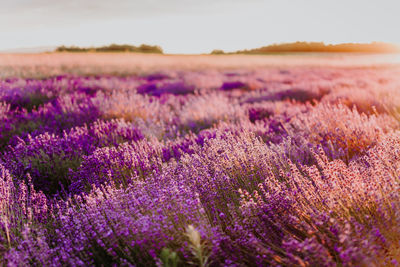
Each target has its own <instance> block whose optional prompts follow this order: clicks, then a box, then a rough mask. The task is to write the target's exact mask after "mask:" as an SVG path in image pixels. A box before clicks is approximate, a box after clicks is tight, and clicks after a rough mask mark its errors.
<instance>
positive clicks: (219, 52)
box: [211, 49, 225, 55]
mask: <svg viewBox="0 0 400 267" xmlns="http://www.w3.org/2000/svg"><path fill="white" fill-rule="evenodd" d="M223 54H225V52H224V50H221V49H214V50H213V51H211V55H223Z"/></svg>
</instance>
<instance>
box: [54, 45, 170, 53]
mask: <svg viewBox="0 0 400 267" xmlns="http://www.w3.org/2000/svg"><path fill="white" fill-rule="evenodd" d="M55 51H56V52H136V53H155V54H163V50H162V48H161V47H160V46H156V45H146V44H142V45H140V46H134V45H127V44H123V45H119V44H111V45H108V46H101V47H89V48H88V47H77V46H64V45H63V46H59V47H57V48H56V50H55Z"/></svg>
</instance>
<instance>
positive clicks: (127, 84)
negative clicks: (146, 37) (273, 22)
mask: <svg viewBox="0 0 400 267" xmlns="http://www.w3.org/2000/svg"><path fill="white" fill-rule="evenodd" d="M396 74H398V72H397V70H396V69H395V68H394V67H393V68H389V67H381V68H378V67H376V68H364V69H359V68H346V69H344V68H343V69H341V68H329V67H324V68H318V69H317V68H311V67H310V68H290V67H288V68H287V69H284V70H283V69H279V68H266V69H262V68H260V69H258V70H246V69H241V70H229V72H228V71H226V70H213V71H211V70H210V71H189V70H185V71H174V70H168V71H161V72H154V73H146V74H140V75H130V76H125V77H124V76H115V75H114V76H113V75H94V76H83V75H71V74H65V75H58V76H54V77H46V78H43V79H29V78H18V77H14V78H12V77H9V78H4V79H3V80H1V81H0V262H1V263H2V265H6V266H23V265H33V266H187V265H194V266H399V264H400V249H399V247H400V246H399V242H400V227H399V225H400V212H399V211H400V180H399V174H400V164H399V159H400V131H399V118H400V115H399V114H400V113H399V111H400V107H399V105H398V101H396V100H398V99H400V93H399V92H398V88H399V86H400V79H399V76H398V75H396Z"/></svg>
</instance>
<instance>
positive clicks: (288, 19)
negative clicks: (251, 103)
mask: <svg viewBox="0 0 400 267" xmlns="http://www.w3.org/2000/svg"><path fill="white" fill-rule="evenodd" d="M399 10H400V1H398V0H335V1H334V0H331V1H326V0H67V1H65V0H63V1H61V0H0V50H7V49H13V48H29V47H42V46H59V45H77V46H100V45H108V44H111V43H118V44H132V45H140V44H142V43H146V44H151V45H160V46H161V47H162V48H163V50H164V52H166V53H185V54H190V53H209V52H211V51H212V50H213V49H223V50H225V51H235V50H242V49H249V48H257V47H261V46H265V45H269V44H273V43H282V42H294V41H318V42H319V41H323V42H325V43H332V44H335V43H343V42H346V43H347V42H358V43H360V42H362V43H365V42H372V41H382V42H391V43H396V44H400V34H398V32H399V29H398V28H399V27H400V16H399V15H398V14H399V13H398V12H399Z"/></svg>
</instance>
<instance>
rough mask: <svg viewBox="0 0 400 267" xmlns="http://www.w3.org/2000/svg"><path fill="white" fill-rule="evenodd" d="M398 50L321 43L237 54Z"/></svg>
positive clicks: (390, 46) (384, 46) (381, 45)
mask: <svg viewBox="0 0 400 267" xmlns="http://www.w3.org/2000/svg"><path fill="white" fill-rule="evenodd" d="M399 51H400V48H399V47H398V46H396V45H393V44H387V43H379V42H373V43H369V44H357V43H344V44H335V45H332V44H328V45H326V44H324V43H323V42H295V43H283V44H273V45H269V46H264V47H260V48H255V49H250V50H241V51H237V52H236V53H238V54H266V53H288V52H333V53H393V52H399Z"/></svg>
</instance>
